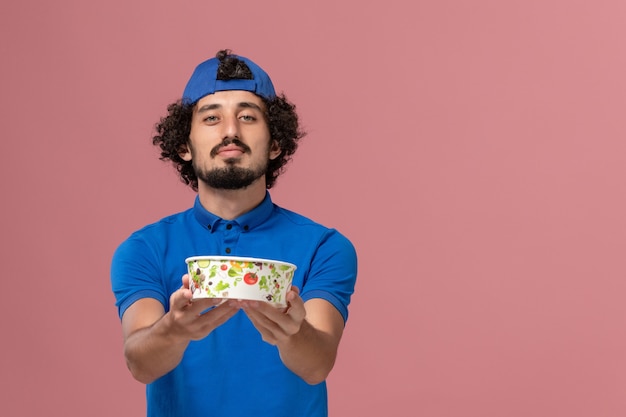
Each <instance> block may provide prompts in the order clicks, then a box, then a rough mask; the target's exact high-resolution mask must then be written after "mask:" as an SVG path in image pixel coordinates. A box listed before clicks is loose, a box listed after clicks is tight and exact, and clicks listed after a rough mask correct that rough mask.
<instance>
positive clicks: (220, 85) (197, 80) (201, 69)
mask: <svg viewBox="0 0 626 417" xmlns="http://www.w3.org/2000/svg"><path fill="white" fill-rule="evenodd" d="M230 56H232V57H235V58H237V59H239V60H241V61H243V62H245V63H246V65H247V66H248V68H250V72H252V76H253V77H254V79H252V80H241V79H234V80H218V79H217V68H218V67H219V65H220V60H219V59H218V58H211V59H208V60H206V61H204V62H203V63H201V64H200V65H198V66H197V67H196V69H195V71H194V72H193V74H192V75H191V78H190V79H189V81H188V82H187V86H186V87H185V91H184V92H183V103H185V104H195V103H196V102H197V101H198V100H200V99H201V98H202V97H204V96H207V95H209V94H213V93H215V92H216V91H229V90H244V91H250V92H252V93H254V94H256V95H258V96H261V97H263V98H266V99H272V98H274V97H276V92H275V91H274V85H273V84H272V80H271V79H270V77H269V75H267V73H266V72H265V71H263V69H262V68H261V67H259V66H258V65H257V64H255V63H254V62H252V61H250V60H249V59H248V58H244V57H242V56H238V55H230Z"/></svg>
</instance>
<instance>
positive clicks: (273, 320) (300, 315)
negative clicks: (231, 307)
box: [238, 287, 306, 345]
mask: <svg viewBox="0 0 626 417" xmlns="http://www.w3.org/2000/svg"><path fill="white" fill-rule="evenodd" d="M285 299H286V300H287V308H278V307H274V306H273V305H271V304H270V303H266V302H264V301H248V300H243V301H240V302H238V304H239V305H240V306H241V308H242V309H243V310H244V311H245V312H246V314H247V315H248V318H249V319H250V321H251V322H252V324H254V327H256V329H257V330H258V331H259V333H261V337H262V338H263V340H264V341H266V342H267V343H269V344H271V345H277V344H279V343H280V342H281V341H282V342H284V341H286V340H287V339H288V338H289V337H290V336H293V335H294V334H296V333H298V332H299V331H300V327H301V326H302V322H303V321H304V318H305V317H306V309H305V308H304V302H303V301H302V298H300V291H299V290H298V288H297V287H291V289H290V290H289V291H288V292H287V295H286V296H285Z"/></svg>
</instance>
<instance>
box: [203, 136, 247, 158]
mask: <svg viewBox="0 0 626 417" xmlns="http://www.w3.org/2000/svg"><path fill="white" fill-rule="evenodd" d="M248 152H250V148H249V147H248V146H247V145H246V144H244V143H243V142H241V141H239V140H238V139H234V140H227V141H226V142H225V143H222V144H220V145H218V146H216V147H215V148H213V149H212V150H211V156H212V157H214V158H215V157H216V156H218V155H219V156H220V157H222V158H238V157H240V156H242V155H243V154H245V153H248Z"/></svg>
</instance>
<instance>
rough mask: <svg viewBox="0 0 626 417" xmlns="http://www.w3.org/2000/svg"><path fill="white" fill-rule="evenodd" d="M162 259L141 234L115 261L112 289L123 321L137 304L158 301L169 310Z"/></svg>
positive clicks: (119, 250)
mask: <svg viewBox="0 0 626 417" xmlns="http://www.w3.org/2000/svg"><path fill="white" fill-rule="evenodd" d="M159 262H160V261H159V257H158V256H157V255H156V251H155V250H154V248H151V247H150V245H148V244H147V242H146V240H145V239H143V238H142V237H141V236H140V235H138V234H137V233H135V234H133V235H131V236H130V237H129V238H128V239H127V240H126V241H124V242H123V243H122V244H121V245H120V246H119V247H118V248H117V250H116V251H115V253H114V254H113V258H112V261H111V287H112V289H113V294H114V295H115V305H116V306H117V308H118V314H119V317H120V319H121V318H122V316H123V315H124V312H125V311H126V309H127V308H128V307H130V306H131V305H132V304H133V303H134V302H136V301H137V300H139V299H142V298H154V299H156V300H158V301H159V302H161V303H162V304H163V307H164V308H165V309H166V310H167V307H168V306H169V305H168V295H167V293H166V289H165V287H164V285H163V283H162V279H161V277H160V276H161V273H160V271H161V268H160V266H159Z"/></svg>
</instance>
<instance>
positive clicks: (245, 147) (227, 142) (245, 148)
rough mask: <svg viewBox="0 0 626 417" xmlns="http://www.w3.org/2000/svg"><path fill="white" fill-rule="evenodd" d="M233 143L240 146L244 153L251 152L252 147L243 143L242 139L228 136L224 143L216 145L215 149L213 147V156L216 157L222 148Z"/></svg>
mask: <svg viewBox="0 0 626 417" xmlns="http://www.w3.org/2000/svg"><path fill="white" fill-rule="evenodd" d="M231 144H232V145H235V146H237V147H238V148H240V149H241V150H242V151H243V152H244V153H250V151H251V149H250V147H249V146H248V145H246V144H245V143H243V142H242V141H240V140H239V139H237V138H226V139H224V140H223V141H222V143H220V144H219V145H216V146H215V147H214V148H213V149H211V157H213V158H215V157H216V156H217V154H218V152H219V151H220V149H222V148H223V147H225V146H228V145H231Z"/></svg>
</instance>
